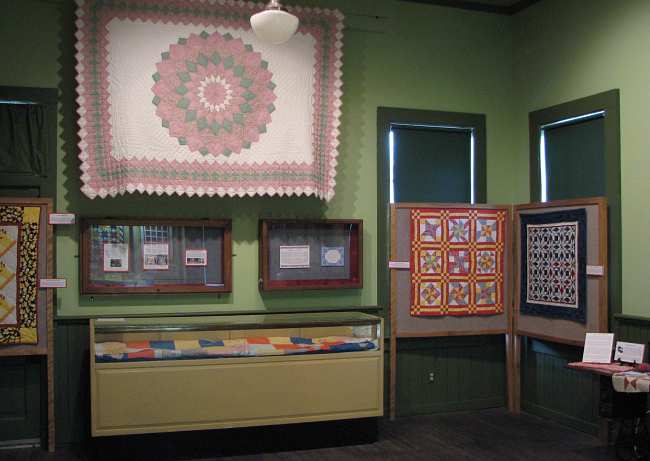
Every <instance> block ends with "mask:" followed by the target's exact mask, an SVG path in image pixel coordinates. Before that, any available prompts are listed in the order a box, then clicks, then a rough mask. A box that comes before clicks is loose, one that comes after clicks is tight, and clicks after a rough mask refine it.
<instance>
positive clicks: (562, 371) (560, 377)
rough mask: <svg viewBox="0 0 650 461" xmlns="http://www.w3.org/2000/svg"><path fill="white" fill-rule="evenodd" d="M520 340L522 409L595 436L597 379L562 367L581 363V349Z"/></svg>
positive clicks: (524, 339)
mask: <svg viewBox="0 0 650 461" xmlns="http://www.w3.org/2000/svg"><path fill="white" fill-rule="evenodd" d="M522 341H523V342H524V344H523V347H522V355H523V357H522V365H521V386H522V392H521V395H522V397H521V400H522V401H521V404H522V408H523V410H524V411H528V412H530V413H533V414H536V415H539V416H542V417H545V418H551V419H553V420H555V421H558V422H559V423H561V424H564V425H566V426H570V427H573V428H574V429H577V430H580V431H583V432H588V433H592V434H594V435H595V434H597V433H598V427H599V426H598V399H599V389H600V387H599V381H598V378H597V377H595V376H594V375H592V374H591V373H585V372H580V371H576V370H570V369H568V368H566V364H567V363H569V362H578V361H580V360H581V358H582V348H577V347H572V346H565V345H560V344H554V343H548V342H545V341H538V340H532V339H527V338H522Z"/></svg>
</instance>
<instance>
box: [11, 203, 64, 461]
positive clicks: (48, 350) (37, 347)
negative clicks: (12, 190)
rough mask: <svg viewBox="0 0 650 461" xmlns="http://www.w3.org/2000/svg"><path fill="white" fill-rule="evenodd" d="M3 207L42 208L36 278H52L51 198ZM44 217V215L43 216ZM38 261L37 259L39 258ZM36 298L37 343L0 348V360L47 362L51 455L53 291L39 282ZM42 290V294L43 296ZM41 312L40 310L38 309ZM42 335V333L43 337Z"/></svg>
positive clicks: (52, 445) (49, 445)
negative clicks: (41, 302) (41, 252)
mask: <svg viewBox="0 0 650 461" xmlns="http://www.w3.org/2000/svg"><path fill="white" fill-rule="evenodd" d="M0 204H2V205H16V206H21V207H25V206H34V207H39V208H41V216H42V217H44V218H45V219H44V221H42V226H41V230H40V232H39V234H40V235H39V245H41V244H40V240H41V239H42V238H44V239H45V242H44V247H45V250H46V255H45V264H44V265H43V264H40V263H39V270H38V272H39V273H38V278H52V277H53V276H54V229H53V226H52V225H51V224H50V223H49V216H50V214H52V212H53V201H52V199H50V198H24V197H0ZM43 215H44V216H43ZM39 259H40V256H39ZM38 290H39V298H41V296H43V295H44V296H43V297H44V298H45V311H46V312H45V318H40V316H39V318H38V321H39V322H44V323H45V326H44V328H41V327H40V326H39V327H38V330H39V337H38V343H37V344H12V345H5V346H0V357H27V356H41V357H45V360H46V370H47V371H46V374H47V387H46V388H47V412H46V413H47V449H48V451H49V452H50V453H53V452H54V450H55V446H56V437H55V435H56V434H55V426H56V420H55V417H54V290H52V289H47V288H41V287H40V283H39V287H38ZM43 290H45V293H43ZM39 313H40V310H39ZM41 332H45V336H46V338H43V337H42V336H43V335H42V334H41Z"/></svg>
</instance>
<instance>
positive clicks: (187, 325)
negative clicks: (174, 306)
mask: <svg viewBox="0 0 650 461" xmlns="http://www.w3.org/2000/svg"><path fill="white" fill-rule="evenodd" d="M380 322H381V318H380V317H377V316H374V315H370V314H364V313H362V312H316V313H300V314H263V315H257V314H255V315H222V316H194V317H147V318H145V317H139V318H100V319H96V320H95V323H94V325H95V332H97V333H120V332H134V331H143V332H144V331H209V330H231V329H242V330H243V329H265V328H291V327H327V326H337V325H346V326H355V325H377V324H379V323H380Z"/></svg>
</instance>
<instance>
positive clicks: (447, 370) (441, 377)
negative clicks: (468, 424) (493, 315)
mask: <svg viewBox="0 0 650 461" xmlns="http://www.w3.org/2000/svg"><path fill="white" fill-rule="evenodd" d="M397 353H398V360H397V395H396V400H397V415H398V416H409V415H417V414H427V413H437V412H444V411H459V410H472V409H479V408H490V407H498V406H503V405H504V404H505V392H506V391H505V389H506V386H505V380H506V378H505V376H506V365H505V340H504V338H503V336H501V335H496V336H475V337H474V336H468V337H462V338H434V339H401V340H400V341H399V342H398V345H397ZM430 373H433V380H430V378H429V375H430Z"/></svg>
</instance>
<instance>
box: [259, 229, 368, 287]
mask: <svg viewBox="0 0 650 461" xmlns="http://www.w3.org/2000/svg"><path fill="white" fill-rule="evenodd" d="M362 240H363V221H362V220H360V219H330V220H288V219H263V220H261V221H260V246H259V248H260V262H259V270H260V289H261V290H264V291H266V290H300V289H327V288H361V287H362V286H363V268H362V264H363V263H362V261H363V242H362Z"/></svg>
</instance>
